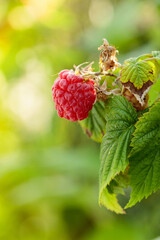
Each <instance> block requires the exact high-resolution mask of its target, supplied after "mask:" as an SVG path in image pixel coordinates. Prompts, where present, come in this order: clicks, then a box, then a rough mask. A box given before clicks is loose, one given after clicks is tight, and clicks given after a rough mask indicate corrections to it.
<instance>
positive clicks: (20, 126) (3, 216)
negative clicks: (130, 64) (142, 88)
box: [0, 0, 160, 240]
mask: <svg viewBox="0 0 160 240" xmlns="http://www.w3.org/2000/svg"><path fill="white" fill-rule="evenodd" d="M102 38H107V40H108V41H109V42H110V43H111V44H113V45H114V46H116V47H117V49H118V50H119V52H120V54H119V61H120V62H121V63H123V60H124V59H125V58H129V57H133V56H138V55H140V54H143V53H149V52H151V51H152V50H160V1H159V0H151V1H146V0H144V1H141V0H133V1H131V0H113V1H111V0H0V240H21V239H23V240H54V239H58V240H104V239H109V240H117V239H123V240H128V239H129V240H151V239H160V237H159V236H160V204H159V203H160V193H159V192H158V193H156V194H153V195H152V196H151V197H149V198H148V199H147V200H144V201H142V203H140V204H137V205H136V206H135V207H133V208H132V209H128V210H127V214H126V215H124V216H120V215H116V214H114V213H112V212H110V211H108V210H106V209H105V208H103V207H102V208H99V206H98V170H99V144H97V143H94V142H93V141H92V140H89V139H88V138H87V136H85V135H84V134H83V132H82V130H81V128H80V126H79V125H78V123H70V122H69V121H67V120H64V119H60V118H58V117H57V114H56V112H55V110H54V104H53V102H52V95H51V87H52V85H53V82H54V80H55V78H56V75H55V74H56V73H57V72H59V71H60V70H62V69H66V68H68V69H71V68H72V67H73V64H76V65H78V64H80V63H82V62H85V61H89V62H90V61H92V60H94V61H95V62H96V61H98V57H99V53H98V50H97V48H98V46H100V45H101V43H102ZM95 67H96V64H95ZM156 94H157V93H156V92H155V94H153V97H157V95H156ZM128 198H129V196H128V192H127V195H126V197H123V198H122V199H121V201H122V204H123V205H124V204H125V203H126V202H127V201H128ZM158 237H159V238H158Z"/></svg>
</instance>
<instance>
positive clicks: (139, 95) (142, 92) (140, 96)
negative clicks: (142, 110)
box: [122, 81, 153, 107]
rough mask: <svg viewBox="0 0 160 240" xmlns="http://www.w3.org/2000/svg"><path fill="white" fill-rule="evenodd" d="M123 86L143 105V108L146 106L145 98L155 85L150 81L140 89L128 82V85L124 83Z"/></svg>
mask: <svg viewBox="0 0 160 240" xmlns="http://www.w3.org/2000/svg"><path fill="white" fill-rule="evenodd" d="M122 85H123V86H124V87H125V89H128V90H129V92H131V93H132V94H133V95H134V97H135V98H136V99H137V101H138V102H139V103H140V104H141V106H142V107H143V106H144V105H145V98H146V95H147V93H148V91H149V89H150V87H151V86H152V85H153V82H151V81H148V82H146V83H144V84H143V87H142V88H140V89H137V88H136V87H135V86H134V85H133V83H131V82H127V83H122Z"/></svg>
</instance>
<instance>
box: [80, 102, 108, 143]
mask: <svg viewBox="0 0 160 240" xmlns="http://www.w3.org/2000/svg"><path fill="white" fill-rule="evenodd" d="M104 113H105V106H104V102H102V101H97V102H96V103H95V104H94V106H93V108H92V110H91V111H90V113H89V116H88V118H86V119H84V120H83V121H80V122H79V123H80V125H81V127H82V128H83V130H84V132H85V133H86V134H87V135H88V136H89V137H90V138H91V139H93V140H94V141H97V142H101V141H102V138H103V136H104V134H105V126H106V120H105V114H104Z"/></svg>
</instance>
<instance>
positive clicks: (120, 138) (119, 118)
mask: <svg viewBox="0 0 160 240" xmlns="http://www.w3.org/2000/svg"><path fill="white" fill-rule="evenodd" d="M136 120H137V113H136V110H135V109H134V108H133V106H132V105H131V103H129V102H128V101H127V99H126V98H125V97H122V96H114V97H113V98H111V99H109V100H108V101H106V121H107V124H106V135H105V136H104V137H103V140H102V144H101V154H100V158H101V164H100V176H99V179H100V194H99V203H100V205H101V204H102V205H104V206H105V207H106V208H108V209H110V210H114V211H115V212H117V213H124V212H123V211H122V208H121V207H120V206H119V207H120V208H119V210H117V207H115V209H113V205H111V203H110V198H111V197H114V199H115V195H114V194H113V193H109V192H108V189H107V187H108V185H109V184H110V182H111V180H113V179H114V178H115V176H117V175H118V174H119V173H120V172H124V171H125V169H126V167H127V165H128V158H127V155H128V152H129V144H130V140H131V134H132V133H133V131H134V123H135V122H136ZM106 189H107V190H106ZM109 194H111V195H113V196H110V195H109ZM108 199H109V200H108ZM114 203H115V201H114ZM116 206H117V205H116ZM120 209H121V212H120Z"/></svg>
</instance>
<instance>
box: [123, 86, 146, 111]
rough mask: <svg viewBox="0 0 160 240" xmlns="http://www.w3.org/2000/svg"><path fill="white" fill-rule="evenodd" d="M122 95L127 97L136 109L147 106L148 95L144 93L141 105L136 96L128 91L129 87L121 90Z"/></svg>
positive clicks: (139, 109) (142, 108)
mask: <svg viewBox="0 0 160 240" xmlns="http://www.w3.org/2000/svg"><path fill="white" fill-rule="evenodd" d="M123 95H124V96H125V97H126V98H127V100H128V101H129V102H131V103H132V105H133V107H134V108H135V109H136V110H137V111H143V110H144V109H146V108H147V107H148V100H149V95H148V94H146V96H145V97H144V100H143V101H144V104H143V105H141V103H140V102H139V101H138V100H137V98H136V97H135V95H134V94H133V93H132V92H130V90H129V89H127V88H124V90H123Z"/></svg>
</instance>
